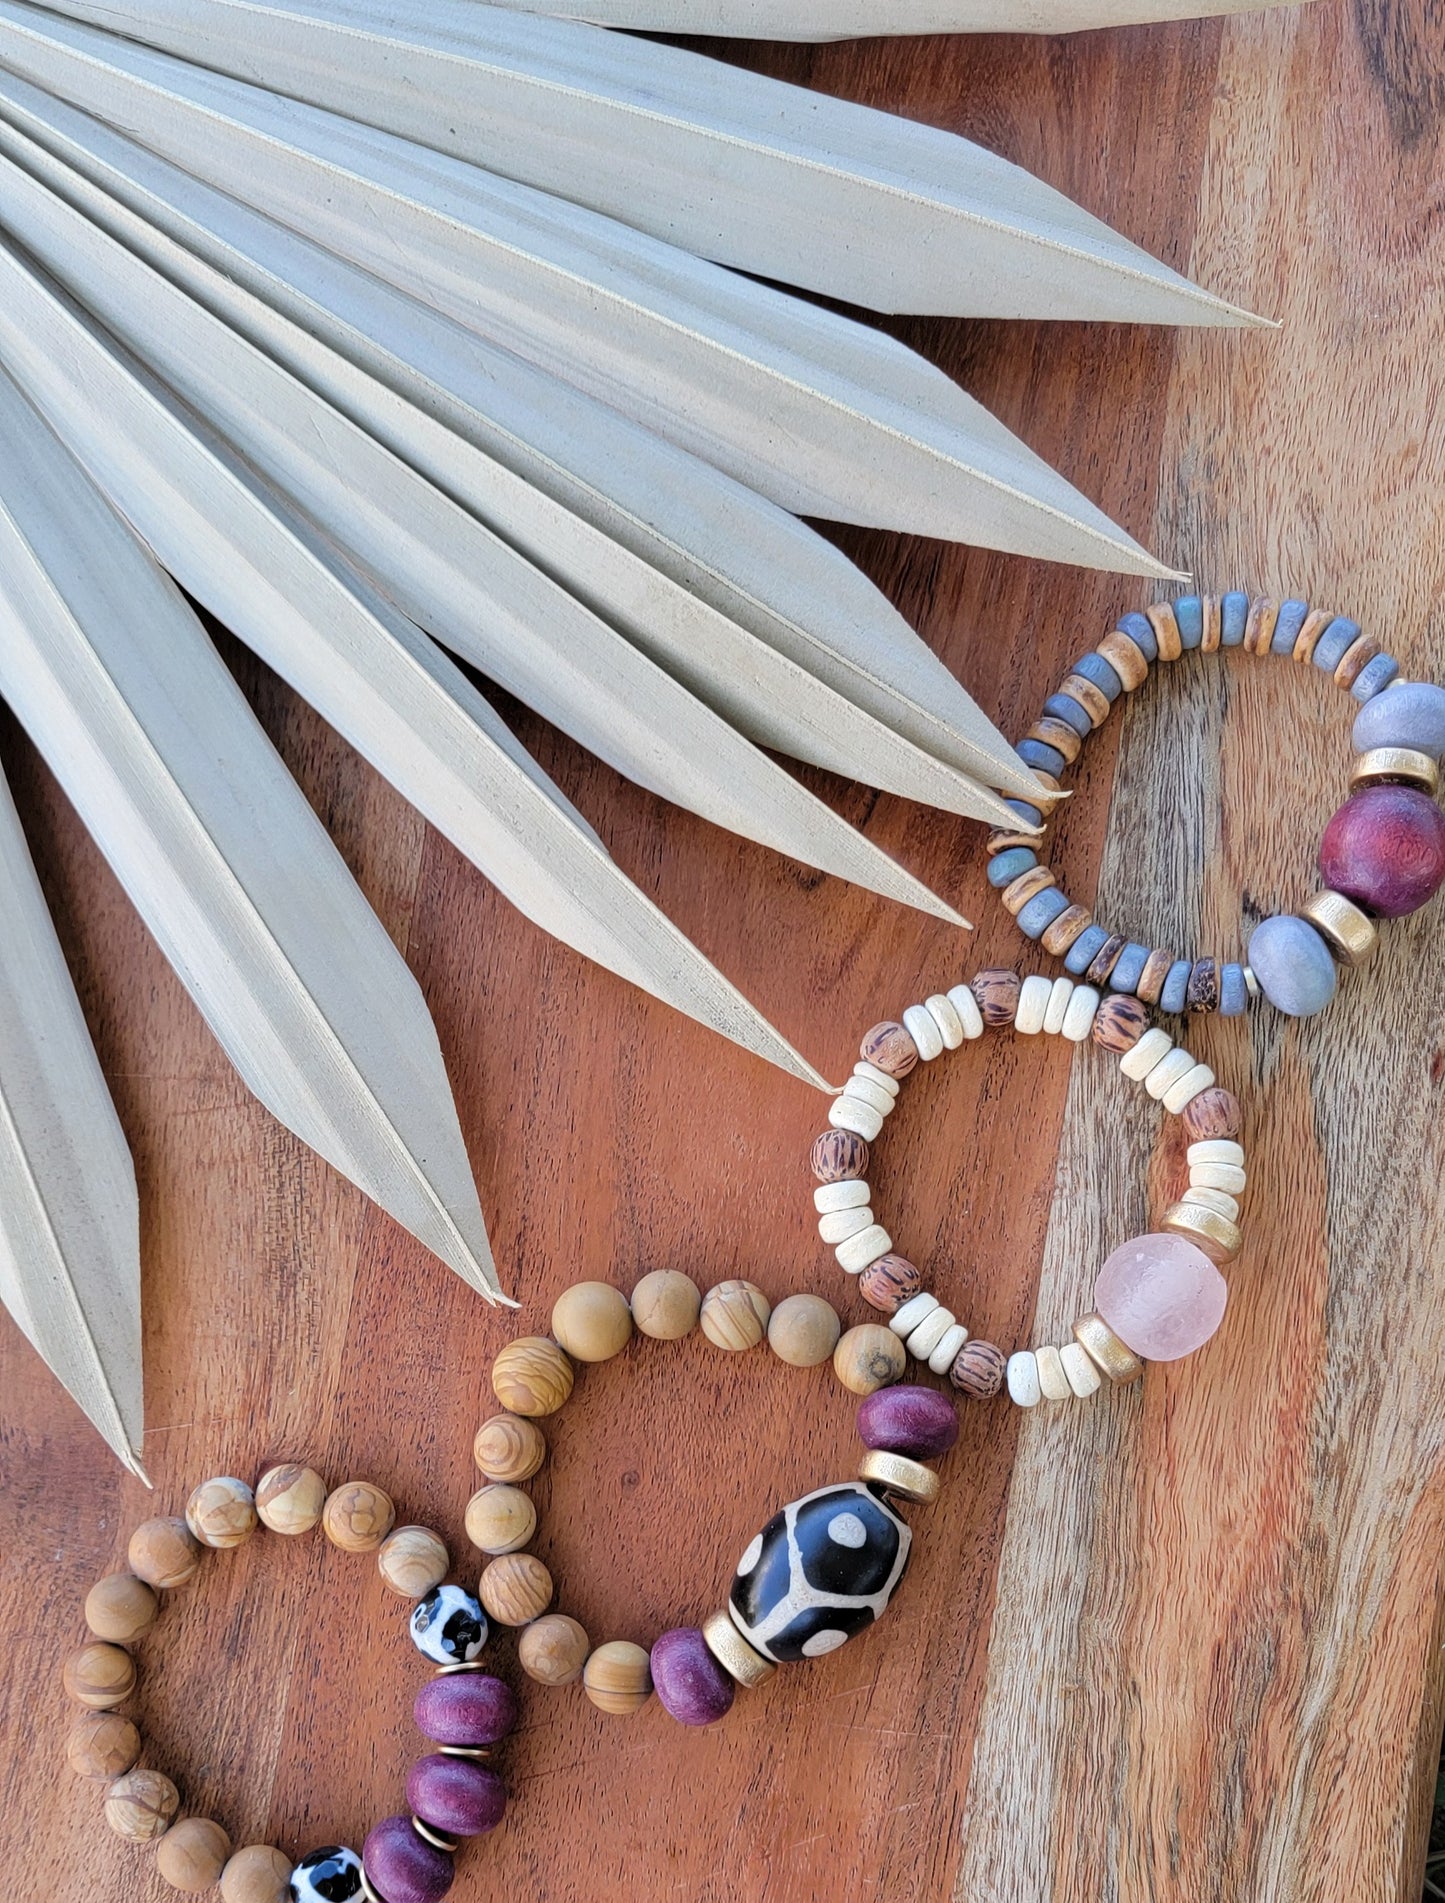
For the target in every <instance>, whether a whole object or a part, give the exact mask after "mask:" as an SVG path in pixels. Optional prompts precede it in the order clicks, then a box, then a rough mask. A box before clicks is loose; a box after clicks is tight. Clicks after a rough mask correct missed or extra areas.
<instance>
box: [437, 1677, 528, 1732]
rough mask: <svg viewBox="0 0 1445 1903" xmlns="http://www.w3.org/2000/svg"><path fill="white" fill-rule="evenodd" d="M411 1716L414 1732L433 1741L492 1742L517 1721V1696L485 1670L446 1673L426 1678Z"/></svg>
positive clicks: (509, 1729)
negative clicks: (416, 1731)
mask: <svg viewBox="0 0 1445 1903" xmlns="http://www.w3.org/2000/svg"><path fill="white" fill-rule="evenodd" d="M412 1715H413V1717H414V1718H415V1719H416V1724H417V1729H418V1731H421V1732H423V1733H424V1734H425V1735H426V1736H427V1737H428V1738H431V1739H432V1740H433V1741H434V1742H435V1743H437V1744H462V1745H471V1746H473V1747H475V1746H477V1745H481V1744H495V1743H496V1742H497V1740H498V1739H499V1738H505V1737H506V1735H507V1733H508V1732H509V1731H511V1730H512V1728H513V1727H514V1726H515V1724H516V1722H517V1696H516V1693H515V1692H514V1691H513V1690H512V1688H511V1686H510V1685H504V1684H503V1683H502V1681H501V1679H499V1678H489V1677H488V1676H487V1674H486V1673H485V1672H448V1673H446V1674H445V1675H444V1676H443V1677H441V1678H429V1679H428V1680H427V1682H426V1684H425V1685H423V1686H422V1688H421V1690H420V1691H419V1692H418V1693H417V1695H416V1703H415V1704H414V1705H413V1706H412Z"/></svg>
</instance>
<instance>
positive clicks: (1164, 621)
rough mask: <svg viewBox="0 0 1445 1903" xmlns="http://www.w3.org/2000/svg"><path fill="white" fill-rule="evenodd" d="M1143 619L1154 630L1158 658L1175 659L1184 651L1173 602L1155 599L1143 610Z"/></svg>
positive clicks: (1163, 659)
mask: <svg viewBox="0 0 1445 1903" xmlns="http://www.w3.org/2000/svg"><path fill="white" fill-rule="evenodd" d="M1144 619H1145V620H1146V621H1147V622H1148V623H1149V626H1150V627H1151V628H1152V629H1153V630H1154V639H1155V640H1156V641H1157V642H1158V644H1159V659H1160V660H1161V661H1177V660H1178V659H1179V657H1180V655H1181V654H1182V653H1183V652H1184V639H1183V636H1182V635H1181V634H1180V632H1179V622H1178V620H1177V619H1176V617H1175V614H1174V606H1173V603H1172V602H1168V601H1156V602H1155V603H1154V604H1153V606H1152V607H1149V608H1146V609H1145V610H1144Z"/></svg>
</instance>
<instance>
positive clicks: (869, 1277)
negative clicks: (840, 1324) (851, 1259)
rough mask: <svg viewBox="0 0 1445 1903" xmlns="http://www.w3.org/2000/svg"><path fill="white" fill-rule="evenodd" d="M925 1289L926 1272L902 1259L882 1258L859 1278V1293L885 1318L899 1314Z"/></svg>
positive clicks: (890, 1256) (899, 1257)
mask: <svg viewBox="0 0 1445 1903" xmlns="http://www.w3.org/2000/svg"><path fill="white" fill-rule="evenodd" d="M922 1287H923V1271H922V1269H916V1268H914V1266H913V1264H912V1263H911V1262H909V1261H908V1260H907V1259H906V1258H905V1257H903V1256H901V1255H880V1256H879V1258H878V1260H877V1261H876V1262H874V1263H871V1264H870V1265H869V1266H868V1267H867V1268H866V1269H864V1271H863V1273H862V1274H861V1275H860V1276H859V1277H858V1293H859V1294H860V1295H861V1296H862V1297H863V1300H864V1301H865V1302H868V1303H870V1304H871V1305H872V1306H873V1307H874V1308H878V1309H881V1310H882V1311H883V1313H884V1314H885V1315H892V1314H895V1313H896V1312H897V1311H898V1310H899V1309H900V1308H902V1306H903V1304H904V1303H905V1302H908V1301H911V1300H912V1299H913V1297H914V1296H915V1295H916V1294H917V1293H918V1291H919V1290H920V1289H921V1288H922Z"/></svg>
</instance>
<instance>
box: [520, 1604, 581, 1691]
mask: <svg viewBox="0 0 1445 1903" xmlns="http://www.w3.org/2000/svg"><path fill="white" fill-rule="evenodd" d="M587 1650H588V1640H587V1634H586V1632H585V1631H584V1630H583V1628H582V1627H581V1626H580V1625H578V1623H577V1621H576V1620H575V1619H569V1618H568V1617H567V1614H566V1613H565V1612H549V1613H548V1614H547V1615H546V1617H545V1618H542V1619H534V1620H533V1621H532V1623H531V1625H529V1626H524V1627H523V1628H522V1636H521V1638H520V1639H518V1641H517V1660H518V1663H519V1664H520V1665H521V1667H522V1670H523V1671H524V1672H525V1673H526V1674H527V1676H528V1678H535V1679H536V1681H537V1683H538V1684H539V1685H570V1684H571V1683H572V1681H573V1679H574V1678H576V1677H577V1676H578V1674H579V1673H580V1672H581V1670H582V1667H583V1666H584V1665H585V1664H586V1663H587Z"/></svg>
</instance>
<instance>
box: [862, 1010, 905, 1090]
mask: <svg viewBox="0 0 1445 1903" xmlns="http://www.w3.org/2000/svg"><path fill="white" fill-rule="evenodd" d="M858 1055H859V1056H860V1057H861V1058H862V1059H863V1061H864V1063H865V1064H873V1065H875V1066H876V1067H877V1069H879V1070H881V1071H883V1072H885V1073H886V1074H887V1075H888V1076H889V1077H906V1076H907V1075H908V1073H909V1071H911V1070H912V1069H913V1067H914V1065H915V1064H917V1062H918V1046H917V1045H916V1044H915V1043H914V1041H913V1039H912V1037H911V1036H910V1035H909V1034H908V1032H907V1031H905V1030H904V1028H903V1026H902V1025H901V1024H895V1023H894V1022H893V1021H892V1020H891V1019H889V1020H887V1021H885V1022H884V1023H882V1024H875V1025H874V1026H873V1028H872V1030H870V1031H865V1032H864V1034H863V1042H862V1043H861V1044H860V1045H859V1046H858Z"/></svg>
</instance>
